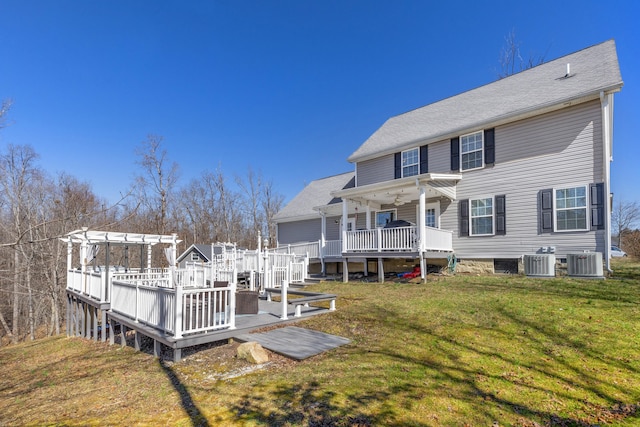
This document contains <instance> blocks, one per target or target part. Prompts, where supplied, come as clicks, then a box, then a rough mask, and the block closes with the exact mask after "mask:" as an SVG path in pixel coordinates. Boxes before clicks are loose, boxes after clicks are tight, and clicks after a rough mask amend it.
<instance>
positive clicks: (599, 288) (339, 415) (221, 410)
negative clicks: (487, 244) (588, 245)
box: [0, 260, 640, 426]
mask: <svg viewBox="0 0 640 427" xmlns="http://www.w3.org/2000/svg"><path fill="white" fill-rule="evenodd" d="M614 270H615V273H614V275H613V277H612V278H610V279H608V280H605V281H601V280H576V279H568V278H558V279H543V280H538V279H529V278H524V277H519V276H500V277H498V276H496V277H474V276H462V275H459V276H456V277H438V278H436V279H434V280H431V281H430V282H429V283H428V284H426V285H416V284H398V283H386V284H374V283H348V284H344V283H323V284H320V285H317V286H314V288H315V289H317V290H319V291H323V292H331V293H337V294H338V295H339V298H338V310H337V311H336V312H335V313H332V314H330V315H325V316H318V317H315V318H312V319H309V320H306V321H304V322H302V324H301V325H302V326H305V327H308V328H312V329H317V330H321V331H324V332H328V333H333V334H337V335H340V336H343V337H347V338H349V339H351V340H352V344H351V345H348V346H343V347H341V348H339V349H337V350H333V351H331V352H327V353H324V354H322V355H320V356H316V357H314V358H311V359H308V360H306V361H302V362H293V361H287V360H284V359H283V358H279V357H275V356H274V363H273V364H272V365H270V366H269V367H268V368H266V369H262V370H259V371H255V372H253V373H250V374H246V375H242V376H239V377H235V378H232V379H229V378H227V377H225V375H224V372H227V371H230V370H235V369H238V368H239V367H242V362H241V361H238V360H237V359H233V358H232V357H231V354H232V352H233V347H232V346H226V345H225V346H220V347H216V348H212V349H208V350H203V351H199V352H196V353H194V354H192V355H191V356H189V357H187V358H186V360H184V361H183V362H180V363H175V364H173V363H166V362H161V361H158V360H157V359H154V358H153V357H151V356H150V355H148V354H145V353H139V352H138V353H137V352H135V351H133V349H131V348H123V349H122V348H120V347H116V346H108V345H104V344H102V343H94V342H89V341H84V340H81V339H75V338H74V339H68V338H62V337H57V338H50V339H43V340H38V341H35V342H30V343H25V344H21V345H16V346H10V347H5V348H2V349H0V361H1V362H0V425H47V424H50V425H80V424H81V425H92V424H110V425H114V424H126V425H148V424H159V425H185V426H186V425H273V426H294V425H326V426H331V425H336V426H343V425H344V426H347V425H349V426H373V425H394V426H400V425H403V426H404V425H414V426H439V425H447V426H448V425H456V426H463V425H469V426H487V425H494V423H495V425H500V426H508V425H517V426H539V425H543V426H547V425H548V426H594V425H615V426H633V425H639V424H640V387H638V384H640V264H639V263H637V262H634V261H627V260H624V261H618V262H616V264H614Z"/></svg>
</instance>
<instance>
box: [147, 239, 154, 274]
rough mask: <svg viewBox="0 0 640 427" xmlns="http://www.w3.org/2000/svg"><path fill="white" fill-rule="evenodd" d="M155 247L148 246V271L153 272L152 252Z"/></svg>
mask: <svg viewBox="0 0 640 427" xmlns="http://www.w3.org/2000/svg"><path fill="white" fill-rule="evenodd" d="M152 249H153V246H151V245H147V270H151V251H152Z"/></svg>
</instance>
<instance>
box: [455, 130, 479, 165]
mask: <svg viewBox="0 0 640 427" xmlns="http://www.w3.org/2000/svg"><path fill="white" fill-rule="evenodd" d="M483 135H484V132H482V131H480V132H475V133H470V134H468V135H463V136H461V137H460V154H461V156H460V163H461V168H462V170H463V171H465V170H470V169H478V168H481V167H483V166H484V163H483V162H484V160H483V158H482V154H483V139H484V137H483Z"/></svg>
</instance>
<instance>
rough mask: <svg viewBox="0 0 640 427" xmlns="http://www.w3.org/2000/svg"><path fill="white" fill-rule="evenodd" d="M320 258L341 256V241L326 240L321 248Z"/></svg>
mask: <svg viewBox="0 0 640 427" xmlns="http://www.w3.org/2000/svg"><path fill="white" fill-rule="evenodd" d="M322 256H323V257H324V258H328V257H340V256H342V240H326V241H325V242H324V248H322Z"/></svg>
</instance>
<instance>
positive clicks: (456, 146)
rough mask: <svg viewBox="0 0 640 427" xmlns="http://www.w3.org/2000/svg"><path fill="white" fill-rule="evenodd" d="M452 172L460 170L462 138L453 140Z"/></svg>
mask: <svg viewBox="0 0 640 427" xmlns="http://www.w3.org/2000/svg"><path fill="white" fill-rule="evenodd" d="M451 170H452V171H459V170H460V138H459V137H457V136H456V137H455V138H451Z"/></svg>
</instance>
